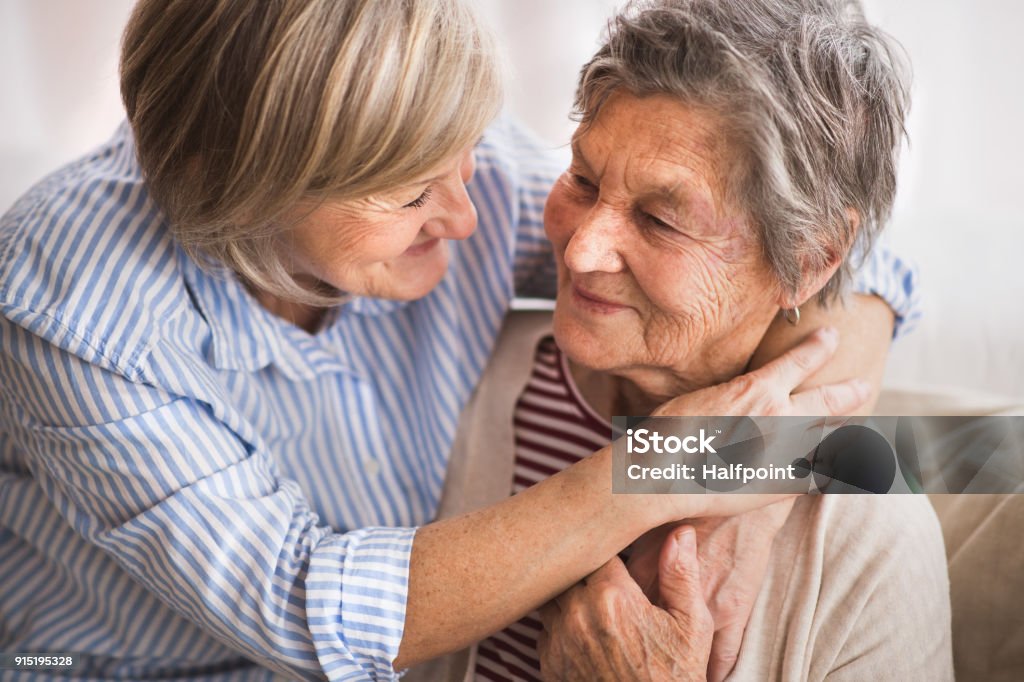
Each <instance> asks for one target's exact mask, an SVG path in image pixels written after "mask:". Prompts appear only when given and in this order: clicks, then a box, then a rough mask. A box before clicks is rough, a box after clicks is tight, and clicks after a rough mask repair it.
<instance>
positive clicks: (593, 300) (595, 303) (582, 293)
mask: <svg viewBox="0 0 1024 682" xmlns="http://www.w3.org/2000/svg"><path fill="white" fill-rule="evenodd" d="M572 295H573V299H574V300H575V301H576V302H577V303H579V304H580V305H582V306H584V307H586V308H588V309H590V310H594V311H597V312H602V313H613V312H618V311H620V310H626V309H627V308H629V306H627V305H624V304H622V303H619V302H617V301H613V300H612V299H609V298H604V297H603V296H599V295H597V294H595V293H593V292H591V291H588V290H586V289H584V288H582V287H580V286H579V285H578V284H574V285H572Z"/></svg>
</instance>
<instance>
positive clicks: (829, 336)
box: [820, 327, 839, 341]
mask: <svg viewBox="0 0 1024 682" xmlns="http://www.w3.org/2000/svg"><path fill="white" fill-rule="evenodd" d="M820 334H821V338H822V339H824V340H826V341H834V340H836V339H838V338H839V330H838V329H836V328H835V327H823V328H822V330H821V332H820Z"/></svg>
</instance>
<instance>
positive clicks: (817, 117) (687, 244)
mask: <svg viewBox="0 0 1024 682" xmlns="http://www.w3.org/2000/svg"><path fill="white" fill-rule="evenodd" d="M576 105H577V113H578V114H579V117H580V126H579V128H578V130H577V131H576V133H575V135H574V137H573V143H572V150H573V160H572V164H571V165H570V167H569V169H568V170H567V171H566V172H565V173H564V174H563V175H562V176H561V178H560V179H559V180H558V181H557V182H556V184H555V186H554V188H553V189H552V191H551V194H550V196H549V197H548V201H547V206H546V209H545V227H546V231H547V234H548V236H549V237H550V239H551V241H552V243H553V244H554V247H555V255H556V260H557V263H558V298H557V306H556V308H555V311H554V316H553V324H552V320H551V319H549V318H548V317H547V316H544V315H541V316H538V315H536V314H535V315H532V316H524V317H520V318H517V319H514V320H510V322H509V323H508V324H507V325H506V328H505V331H504V333H503V336H502V339H501V341H500V342H499V346H498V349H497V351H496V354H495V356H494V358H493V360H492V363H491V366H490V368H489V369H488V372H487V373H486V374H485V377H484V380H483V382H482V383H481V386H480V388H479V393H478V396H477V401H478V404H477V405H475V406H473V409H472V411H471V412H470V413H469V415H468V416H469V419H468V420H467V423H468V424H470V425H474V427H473V428H472V429H468V430H467V431H466V432H465V433H464V440H462V441H460V442H459V445H460V448H461V450H457V451H456V454H455V455H454V459H453V463H452V470H451V471H452V474H453V477H452V478H450V480H449V489H448V491H447V497H446V500H445V505H446V506H447V507H448V508H450V509H452V510H461V509H464V508H466V507H472V506H475V505H479V504H485V503H488V502H489V501H490V500H491V499H496V498H499V497H501V496H502V495H508V494H509V492H514V493H520V494H525V493H523V492H522V491H529V490H530V489H531V486H532V485H534V484H537V483H539V482H541V481H543V480H544V479H545V478H546V477H547V476H549V475H551V473H553V472H555V471H558V470H560V469H561V468H563V467H567V466H571V465H572V464H573V463H574V462H576V461H578V460H579V459H581V458H585V457H586V456H587V454H588V453H589V451H590V450H591V449H592V448H593V447H595V446H596V444H599V443H601V442H607V440H608V439H610V438H611V437H612V436H613V427H612V426H611V423H610V419H611V416H612V415H621V414H629V415H644V414H649V413H651V412H656V411H657V408H658V406H659V405H660V404H661V403H663V402H664V400H665V399H666V398H667V397H669V396H674V395H678V394H680V393H684V392H686V391H693V390H697V389H700V388H702V387H707V386H711V385H715V384H719V383H721V382H723V381H726V380H728V379H730V378H732V377H735V376H737V375H738V374H740V373H742V372H743V371H745V370H746V369H747V368H749V367H750V365H751V363H754V364H756V363H757V362H758V357H757V356H758V352H757V346H758V340H759V339H760V338H761V337H762V336H763V335H764V333H765V331H766V330H767V329H769V328H770V326H771V325H772V324H773V320H776V318H777V312H778V311H779V309H780V308H781V309H792V308H794V307H795V306H797V305H798V304H801V303H803V302H804V301H806V300H807V299H808V298H811V297H817V298H819V299H820V300H822V301H833V300H835V299H836V298H837V297H839V296H841V295H842V294H843V293H844V292H845V291H846V290H847V287H848V284H849V282H850V277H851V274H852V272H853V270H854V268H855V267H856V263H855V260H854V257H853V256H852V255H851V253H852V252H856V251H859V250H863V249H868V248H870V245H871V244H872V242H873V241H874V239H875V237H876V236H877V235H878V233H879V231H880V230H881V229H882V228H883V226H884V225H885V222H886V219H887V218H888V215H889V211H890V208H891V206H892V202H893V199H894V195H895V189H896V155H897V151H898V148H899V145H900V141H901V138H902V134H903V117H904V113H905V110H906V106H907V95H906V91H905V85H904V83H903V82H902V77H901V71H900V68H899V64H898V61H897V60H896V57H895V55H894V52H893V48H892V47H891V43H890V42H889V39H888V38H887V37H885V36H884V35H883V34H882V33H881V32H880V31H878V30H877V29H875V28H874V27H872V26H870V25H869V24H867V23H866V22H865V20H864V18H863V15H862V14H861V12H860V8H859V6H858V5H857V4H856V3H854V2H836V1H833V0H800V1H797V0H792V1H789V0H654V1H653V2H642V3H635V4H634V5H632V6H630V7H628V8H627V9H626V10H624V11H623V13H621V14H619V15H618V16H617V17H616V18H615V19H614V20H613V21H612V23H611V24H610V28H609V34H608V36H607V40H606V42H605V44H604V45H603V46H602V47H601V48H600V49H599V50H598V52H597V54H596V55H595V56H594V58H593V59H592V60H591V61H590V62H589V63H588V64H587V65H586V66H585V67H584V68H583V70H582V73H581V77H580V83H579V88H578V91H577V99H576ZM805 323H806V320H805V321H804V323H802V324H805ZM806 333H808V334H810V333H811V329H808V330H807V332H806ZM510 384H511V385H513V386H515V387H516V388H517V390H515V391H510V390H509V385H510ZM502 396H508V397H506V398H504V399H502ZM760 409H761V406H760V405H757V404H753V405H750V404H748V405H744V409H743V411H744V412H748V413H756V412H758V411H760ZM484 441H486V442H487V443H488V444H490V445H491V448H492V449H491V450H490V451H489V452H491V453H493V454H492V455H490V456H487V455H486V451H484V450H482V449H481V447H480V446H481V444H482V443H483V442H484ZM495 443H497V444H499V447H494V444H495ZM509 449H512V450H514V451H515V453H516V454H515V457H514V459H512V458H507V457H506V458H504V459H499V458H500V457H502V455H504V453H505V452H507V451H508V450H509ZM584 461H586V460H585V459H584ZM456 475H457V477H456ZM460 485H462V486H467V488H468V490H463V489H460ZM723 538H727V540H725V541H723ZM734 544H737V545H738V547H739V550H738V551H734V550H733V549H732V545H734ZM702 546H703V547H704V549H705V553H704V554H702V556H701V557H700V559H698V555H697V551H696V548H698V547H702ZM709 547H710V548H711V549H710V551H708V548H709ZM722 547H725V548H726V552H727V553H728V554H729V555H730V556H733V557H734V569H733V571H732V573H733V574H732V575H728V572H726V576H727V577H723V575H722V574H721V573H718V572H715V574H714V575H710V576H709V575H707V571H706V569H707V567H708V565H709V562H708V561H707V560H706V558H705V557H707V556H714V555H715V554H716V553H719V551H720V548H722ZM544 558H545V557H544V554H543V553H541V552H538V553H537V554H536V557H535V558H534V560H533V561H532V562H531V565H530V566H527V567H525V568H524V569H523V570H525V571H529V570H540V569H542V567H543V562H544ZM702 573H704V575H703V576H702V575H701V574H702ZM702 577H703V578H704V580H703V584H702V581H701V578H702ZM709 607H710V608H709ZM737 626H738V627H737ZM744 626H745V632H744ZM723 639H724V640H727V641H724V642H723V641H721V640H723ZM716 640H717V641H718V644H719V647H720V648H723V649H724V650H725V651H724V653H723V654H721V655H720V656H719V657H718V658H717V659H714V660H709V658H710V656H711V651H712V648H713V646H714V645H715V642H716ZM741 642H742V644H741ZM951 651H952V650H951V642H950V611H949V593H948V579H947V576H946V563H945V554H944V551H943V544H942V536H941V533H940V530H939V526H938V523H937V521H936V519H935V515H934V512H933V510H932V508H931V506H930V504H929V502H928V500H927V498H925V497H924V496H912V495H906V496H896V495H894V496H889V497H881V498H878V497H874V496H830V495H826V496H824V497H822V496H816V497H810V496H804V497H802V498H800V499H799V500H797V501H796V503H795V504H793V502H792V501H791V500H790V501H787V502H782V503H778V504H776V505H773V507H769V508H768V510H764V511H761V510H758V511H753V512H749V513H747V514H744V515H742V516H738V517H735V518H732V519H728V520H724V519H698V520H693V521H689V522H685V523H684V524H682V525H680V524H670V525H667V526H665V527H663V528H660V529H658V530H656V531H652V532H651V533H649V534H647V535H645V536H644V537H643V538H641V539H640V540H639V541H638V542H637V543H636V544H635V545H634V546H633V548H632V551H631V554H630V556H629V560H628V564H625V565H624V564H623V562H622V561H621V560H620V559H618V558H613V559H611V560H610V561H609V562H608V563H607V564H605V565H604V566H603V567H602V568H601V569H599V570H598V571H596V572H595V573H593V574H591V575H590V576H588V577H587V578H586V579H585V580H584V581H582V582H581V583H580V584H578V585H576V586H575V587H573V588H572V589H570V590H569V591H567V592H565V593H564V594H562V595H560V596H559V597H558V598H557V599H555V600H553V601H552V602H550V603H549V604H548V605H546V606H544V607H543V608H542V609H540V611H539V612H537V613H532V614H530V615H528V616H527V617H525V618H524V619H522V620H520V621H519V622H518V623H516V624H514V625H512V626H510V627H509V628H506V629H505V630H504V631H502V632H500V633H497V634H496V635H494V636H492V637H490V638H488V639H487V640H485V641H483V642H481V643H480V644H479V645H478V646H477V647H475V648H474V649H473V651H472V658H471V663H470V665H468V666H466V663H465V661H463V662H462V663H461V665H456V664H455V663H452V662H449V663H451V665H452V666H453V668H452V669H449V670H448V671H447V672H446V671H443V670H437V669H435V671H434V673H435V674H441V675H445V674H447V675H449V676H451V677H452V678H453V679H461V678H462V676H463V675H462V671H463V670H465V669H467V668H468V671H469V672H468V677H470V678H474V679H477V680H533V679H538V678H543V679H547V680H561V679H567V680H641V679H642V680H648V679H650V680H670V679H671V680H691V679H693V680H696V679H704V677H705V675H708V676H709V677H710V678H711V679H713V680H720V679H723V678H724V677H726V676H727V675H728V674H729V673H730V672H734V675H735V679H742V680H794V681H796V680H807V679H812V680H821V679H830V680H868V679H887V680H907V679H920V680H939V679H951V678H952V653H951ZM464 666H466V667H464ZM734 666H735V668H734ZM452 670H454V672H452ZM436 679H440V678H439V677H438V678H436Z"/></svg>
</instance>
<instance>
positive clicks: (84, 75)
mask: <svg viewBox="0 0 1024 682" xmlns="http://www.w3.org/2000/svg"><path fill="white" fill-rule="evenodd" d="M479 4H480V5H481V7H482V8H483V9H484V11H485V12H486V14H487V15H488V16H489V17H490V18H491V20H492V23H493V25H494V26H495V27H498V32H499V35H500V37H501V39H502V41H503V43H504V45H505V47H506V50H507V52H508V55H509V62H510V65H511V67H512V69H513V79H512V82H511V85H510V99H509V108H510V109H511V110H512V111H514V112H515V113H516V114H517V115H518V116H519V117H520V118H522V119H523V120H525V121H526V122H527V123H529V124H530V125H531V126H532V127H533V128H534V129H535V130H537V131H538V132H540V133H541V134H542V135H543V137H544V138H545V139H547V140H548V141H549V142H550V143H551V144H552V145H553V146H557V145H562V144H564V143H565V142H566V141H567V140H568V137H569V134H570V133H571V131H572V124H571V123H570V122H569V120H568V117H567V113H568V111H569V107H570V103H571V101H572V91H573V85H574V82H575V78H576V73H577V70H578V69H579V67H580V65H581V64H582V63H583V62H584V61H585V60H586V59H587V57H588V56H589V54H590V53H591V52H592V51H593V49H594V47H595V46H596V40H597V37H598V34H599V33H600V31H601V29H602V28H603V26H604V23H605V20H606V18H607V16H608V15H609V14H610V13H611V10H612V8H613V7H614V6H616V5H617V4H619V3H617V2H613V1H612V0H560V1H559V2H557V3H556V2H550V1H549V0H480V2H479ZM865 4H866V7H867V14H868V18H869V19H871V20H872V21H873V22H875V23H878V24H880V25H881V26H882V27H883V28H885V29H886V30H888V31H889V32H890V33H891V34H893V35H894V36H895V37H897V38H898V39H899V40H900V41H901V42H902V43H903V45H904V47H905V48H906V50H907V52H908V54H909V55H910V59H911V61H912V63H913V67H914V86H913V93H914V104H913V110H912V113H911V117H910V121H909V125H908V128H909V131H910V136H911V147H910V149H909V151H908V152H907V153H905V154H904V156H903V162H902V169H901V184H900V196H899V199H898V201H897V207H896V211H895V215H894V217H893V221H892V224H891V227H890V230H889V231H890V241H891V243H892V244H893V245H894V246H895V247H896V249H897V250H898V251H899V253H901V254H902V255H905V256H908V257H910V258H912V259H914V260H915V261H917V263H918V264H919V267H920V270H921V275H922V280H921V281H922V287H923V293H924V307H925V318H924V320H923V321H922V322H921V323H920V324H919V325H918V327H917V330H916V331H915V332H914V333H913V334H912V335H910V336H909V337H907V338H906V339H903V340H901V341H899V342H898V343H897V344H896V345H895V346H894V347H893V352H892V355H891V359H890V363H889V369H888V372H887V377H886V383H887V384H888V385H890V386H900V387H914V388H936V387H946V388H949V389H952V390H954V391H958V392H963V391H967V390H974V391H984V392H988V393H992V394H1000V395H1004V396H1013V397H1017V398H1024V261H1022V260H1021V258H1022V255H1024V218H1022V217H1021V215H1020V214H1019V209H1018V199H1019V197H1020V195H1021V194H1022V192H1024V186H1022V185H1024V173H1022V172H1021V171H1020V164H1021V162H1022V160H1024V133H1022V132H1021V125H1022V121H1024V82H1022V75H1021V74H1022V73H1024V51H1022V50H1020V48H1019V43H1020V38H1019V35H1018V32H1019V30H1020V28H1019V27H1020V26H1022V25H1024V4H1019V3H1016V2H1011V0H867V2H866V3H865ZM131 5H132V2H131V1H130V0H0V64H2V65H3V66H2V69H0V93H2V95H0V211H3V210H5V209H6V207H8V206H9V205H10V204H11V203H12V202H13V201H14V200H15V199H16V198H17V196H18V195H20V194H21V193H22V192H24V191H25V190H26V189H28V187H29V186H31V185H32V184H33V183H34V182H35V181H36V180H38V179H39V178H41V177H42V176H43V175H44V174H45V173H47V172H48V171H50V170H52V169H54V168H56V167H57V166H59V165H61V164H62V163H64V162H66V161H68V160H70V159H72V158H74V157H75V156H77V155H79V154H81V153H83V152H85V151H87V150H88V149H89V148H91V147H92V146H94V145H96V144H98V143H99V142H101V141H103V140H104V139H105V138H106V137H107V136H108V135H109V134H110V133H111V132H112V131H113V129H114V127H115V126H116V125H117V123H118V121H119V120H120V119H121V116H122V113H121V107H120V100H119V96H118V89H117V73H116V65H117V51H118V41H119V38H120V33H121V30H122V28H123V26H124V23H125V20H126V18H127V16H128V12H129V10H130V8H131Z"/></svg>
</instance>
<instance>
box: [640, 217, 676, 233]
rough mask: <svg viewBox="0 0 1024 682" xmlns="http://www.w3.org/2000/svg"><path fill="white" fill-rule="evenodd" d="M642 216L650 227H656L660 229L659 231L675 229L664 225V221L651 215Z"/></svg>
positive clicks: (666, 224)
mask: <svg viewBox="0 0 1024 682" xmlns="http://www.w3.org/2000/svg"><path fill="white" fill-rule="evenodd" d="M642 215H643V216H644V218H646V219H647V220H648V221H649V222H650V223H651V224H652V225H654V226H655V227H657V228H660V229H663V230H674V229H675V228H674V227H672V226H671V225H669V224H668V223H666V222H665V221H664V220H662V219H661V218H657V217H655V216H652V215H651V214H650V213H644V214H642Z"/></svg>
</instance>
